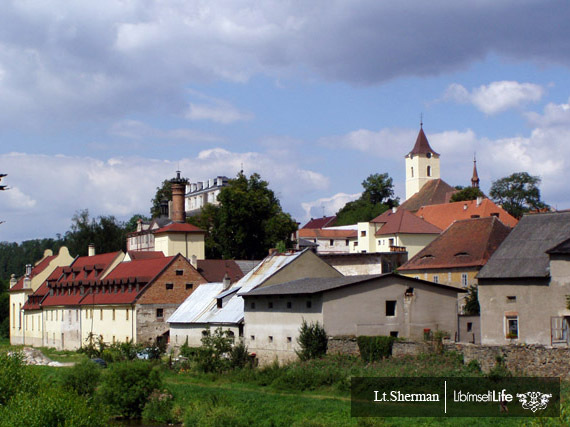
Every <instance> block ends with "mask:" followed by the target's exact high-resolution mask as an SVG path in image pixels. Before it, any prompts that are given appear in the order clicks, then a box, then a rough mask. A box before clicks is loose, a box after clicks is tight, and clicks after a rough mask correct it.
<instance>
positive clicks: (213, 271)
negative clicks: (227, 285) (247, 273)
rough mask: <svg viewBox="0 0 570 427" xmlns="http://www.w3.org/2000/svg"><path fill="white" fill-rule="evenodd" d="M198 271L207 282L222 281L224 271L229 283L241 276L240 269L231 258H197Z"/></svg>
mask: <svg viewBox="0 0 570 427" xmlns="http://www.w3.org/2000/svg"><path fill="white" fill-rule="evenodd" d="M198 273H200V274H201V275H202V277H204V279H206V280H207V281H208V282H222V281H223V280H224V276H225V275H226V273H227V275H228V276H229V277H230V282H231V283H234V282H237V281H238V280H240V279H241V278H242V277H243V273H242V271H241V269H240V268H239V266H238V265H237V263H236V262H235V261H234V260H232V259H199V260H198Z"/></svg>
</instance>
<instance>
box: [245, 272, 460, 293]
mask: <svg viewBox="0 0 570 427" xmlns="http://www.w3.org/2000/svg"><path fill="white" fill-rule="evenodd" d="M388 277H396V278H398V279H401V280H402V281H406V282H418V283H424V284H427V285H430V286H435V287H437V288H444V289H451V290H453V291H455V292H466V291H465V290H463V289H459V288H457V287H455V286H449V285H445V284H442V283H433V282H428V281H425V280H421V279H412V278H411V277H406V276H402V275H399V274H396V273H386V274H368V275H359V276H344V277H315V278H306V279H299V280H293V281H291V282H287V283H279V284H276V285H272V286H266V287H263V288H257V289H253V290H251V291H250V292H248V293H247V294H245V296H246V297H249V296H262V295H264V296H270V295H312V294H317V293H321V292H327V291H330V290H333V289H338V288H342V287H345V286H354V285H356V284H359V283H364V282H368V281H371V280H376V279H379V280H384V279H386V278H388Z"/></svg>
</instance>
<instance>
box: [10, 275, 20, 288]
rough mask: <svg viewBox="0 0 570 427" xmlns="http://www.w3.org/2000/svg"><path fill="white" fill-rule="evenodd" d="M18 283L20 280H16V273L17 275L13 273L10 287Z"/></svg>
mask: <svg viewBox="0 0 570 427" xmlns="http://www.w3.org/2000/svg"><path fill="white" fill-rule="evenodd" d="M16 283H18V281H17V280H16V275H15V274H12V275H11V276H10V287H12V286H15V285H16Z"/></svg>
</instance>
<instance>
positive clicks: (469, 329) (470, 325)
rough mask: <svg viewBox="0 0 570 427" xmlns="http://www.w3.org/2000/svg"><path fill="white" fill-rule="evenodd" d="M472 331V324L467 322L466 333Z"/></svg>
mask: <svg viewBox="0 0 570 427" xmlns="http://www.w3.org/2000/svg"><path fill="white" fill-rule="evenodd" d="M472 330H473V322H467V332H471V331H472Z"/></svg>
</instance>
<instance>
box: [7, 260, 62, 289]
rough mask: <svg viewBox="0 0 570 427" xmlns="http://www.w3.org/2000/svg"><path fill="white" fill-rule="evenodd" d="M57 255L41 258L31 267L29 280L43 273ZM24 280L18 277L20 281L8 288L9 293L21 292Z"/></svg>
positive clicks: (23, 277)
mask: <svg viewBox="0 0 570 427" xmlns="http://www.w3.org/2000/svg"><path fill="white" fill-rule="evenodd" d="M56 257H57V255H49V256H47V257H45V258H43V259H42V260H40V261H39V262H38V263H37V264H36V265H35V266H34V267H32V272H31V274H30V279H32V278H33V277H34V276H36V275H38V274H40V273H41V272H42V271H44V270H45V269H46V268H47V267H48V265H49V263H50V262H51V261H52V260H53V259H54V258H56ZM24 279H25V276H22V277H20V279H19V280H18V281H17V282H16V284H15V285H14V286H12V287H11V288H10V291H21V290H23V289H24Z"/></svg>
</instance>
